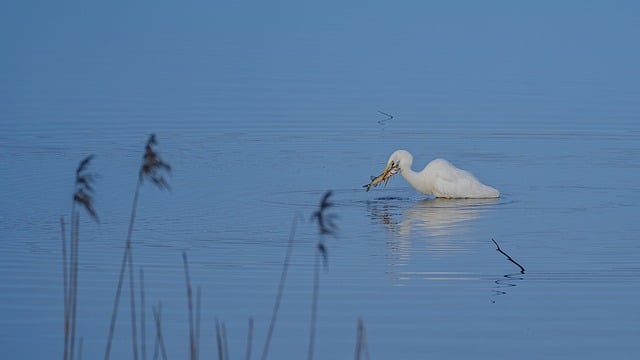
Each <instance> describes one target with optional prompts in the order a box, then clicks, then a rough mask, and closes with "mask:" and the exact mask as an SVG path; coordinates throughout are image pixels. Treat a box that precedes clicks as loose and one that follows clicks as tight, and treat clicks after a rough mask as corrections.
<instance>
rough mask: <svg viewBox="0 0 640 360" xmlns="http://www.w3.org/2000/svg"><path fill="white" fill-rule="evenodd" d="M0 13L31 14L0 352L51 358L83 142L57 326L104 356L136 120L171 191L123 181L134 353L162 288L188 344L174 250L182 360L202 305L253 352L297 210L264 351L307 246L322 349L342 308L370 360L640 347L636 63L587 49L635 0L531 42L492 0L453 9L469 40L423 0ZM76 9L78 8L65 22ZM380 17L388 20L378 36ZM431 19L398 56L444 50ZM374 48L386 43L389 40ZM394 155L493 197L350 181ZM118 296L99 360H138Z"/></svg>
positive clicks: (2, 110) (13, 101)
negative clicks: (140, 296) (82, 210)
mask: <svg viewBox="0 0 640 360" xmlns="http://www.w3.org/2000/svg"><path fill="white" fill-rule="evenodd" d="M11 10H12V11H13V12H15V14H17V15H19V16H21V17H22V18H25V19H31V20H33V21H36V20H37V24H40V25H39V26H40V27H35V28H29V27H26V26H25V25H23V24H21V23H19V22H16V20H13V21H12V22H9V23H8V24H9V25H4V26H6V27H8V28H9V29H12V30H14V35H15V36H14V38H12V39H11V41H8V38H7V36H6V35H3V39H4V40H7V43H8V44H10V49H11V50H12V51H11V52H10V53H11V56H8V57H7V58H6V59H5V60H1V61H3V64H4V65H5V69H12V71H6V72H3V73H2V80H3V81H2V83H0V102H1V104H0V186H1V187H2V189H3V195H2V205H1V206H0V240H1V241H0V351H2V353H3V354H10V358H15V359H41V358H52V357H53V358H55V357H57V356H61V354H62V343H63V341H62V340H63V321H62V319H63V299H62V295H63V293H62V265H61V259H62V255H61V241H60V225H59V221H60V216H65V217H67V218H68V214H69V212H70V207H71V206H70V205H71V204H70V199H71V193H72V191H73V181H74V171H75V168H76V167H77V165H78V163H79V161H80V160H81V159H82V158H83V157H84V156H86V155H88V154H95V155H96V158H95V160H94V162H93V163H92V164H91V169H92V170H94V171H95V172H97V173H98V174H99V175H100V176H99V178H98V179H97V182H96V186H95V187H96V195H95V206H96V209H97V211H98V214H99V217H100V223H98V224H96V223H94V222H92V221H91V220H90V219H89V218H88V217H87V216H84V214H83V216H82V219H81V225H80V232H81V249H80V251H81V253H80V256H81V259H80V275H79V276H80V279H79V304H78V329H77V331H78V335H79V336H80V337H81V338H82V340H83V357H84V358H99V357H101V356H102V354H103V352H104V347H105V344H106V336H107V330H108V324H109V318H110V312H111V307H112V303H113V295H114V291H115V285H116V282H117V274H118V270H119V264H120V258H121V256H122V250H123V245H124V239H125V236H126V230H127V226H128V220H129V214H130V208H131V203H132V200H133V192H134V190H135V185H136V176H137V171H138V168H139V165H140V160H141V156H142V152H143V149H144V143H145V141H146V139H147V136H148V135H149V134H150V133H152V132H153V133H156V134H157V137H158V140H159V150H160V152H161V155H162V156H163V158H164V159H165V160H166V161H167V162H169V163H170V164H171V165H172V167H173V173H172V176H171V177H170V178H169V182H170V184H171V187H172V191H170V192H166V191H165V192H162V191H159V190H158V189H156V188H154V187H152V186H150V185H149V184H145V185H144V186H143V188H142V191H141V195H140V200H139V207H138V213H137V214H138V215H137V219H136V223H135V229H134V234H133V241H134V250H133V251H134V259H135V262H136V269H137V270H138V269H144V276H145V293H146V303H147V308H146V309H145V314H146V318H147V322H146V332H147V335H146V337H147V339H146V342H147V348H148V350H147V351H148V355H149V357H150V354H151V353H152V349H153V344H154V338H153V336H152V335H153V334H154V331H155V328H154V325H153V323H152V312H151V305H157V304H158V303H162V320H163V324H162V325H163V333H164V338H165V341H166V348H167V352H168V355H169V358H172V359H175V358H185V357H186V356H187V355H186V354H187V353H188V311H187V300H186V289H185V281H184V272H183V267H182V258H181V254H182V252H183V251H185V252H186V253H187V254H188V256H189V262H190V266H191V280H192V283H193V284H194V286H199V287H200V288H201V291H202V319H201V347H200V350H201V355H202V356H203V357H215V356H216V354H217V348H216V340H215V323H216V321H221V322H224V324H225V326H226V329H227V338H228V343H229V344H228V346H229V351H230V355H231V357H232V358H243V357H244V352H245V348H246V341H247V330H248V325H247V323H248V319H249V318H250V317H253V319H254V321H255V329H254V337H253V339H254V344H253V345H254V346H253V352H254V358H256V357H257V356H258V355H259V353H260V352H261V350H262V346H263V344H264V339H265V336H266V330H267V327H268V322H269V319H270V315H271V309H272V306H273V302H274V297H275V294H276V289H277V285H278V279H279V276H280V270H281V267H282V261H283V259H284V255H285V251H286V244H287V240H288V237H289V233H290V230H291V226H292V222H293V221H294V220H295V219H299V220H298V221H297V228H296V233H295V247H294V250H293V258H292V263H291V267H290V273H289V277H288V282H287V284H286V288H285V293H284V297H283V303H282V307H281V311H280V317H279V320H278V323H277V326H276V329H275V332H274V336H273V341H272V346H271V351H270V358H273V359H299V358H301V357H303V356H305V354H306V349H307V343H308V331H309V326H310V316H311V295H312V286H313V269H314V256H315V249H316V244H317V242H318V241H319V240H321V239H322V240H323V241H325V244H326V248H327V254H328V267H327V270H326V271H323V272H322V273H321V276H320V297H319V307H318V324H317V337H316V358H319V359H334V358H349V357H351V356H353V353H354V349H355V343H356V326H357V321H358V318H362V319H363V320H364V324H365V326H366V334H367V340H368V347H369V352H370V353H371V357H372V358H376V359H392V358H404V359H422V358H438V359H447V358H450V359H462V358H498V359H503V358H504V359H506V358H513V357H519V358H531V359H539V358H546V359H551V358H563V359H564V358H586V359H601V358H605V357H606V358H610V357H613V358H620V359H630V358H634V357H635V356H637V354H638V353H640V345H639V344H638V341H637V340H638V339H639V338H640V326H639V325H640V311H639V310H638V309H639V308H638V306H637V302H638V300H639V299H640V280H639V279H640V265H639V263H638V259H639V258H640V242H638V234H640V223H638V221H637V218H638V214H639V213H640V205H639V204H640V185H638V178H639V175H640V173H639V169H640V119H639V115H640V105H639V103H638V101H637V99H638V98H640V87H639V86H638V84H639V82H638V74H637V69H636V70H633V69H631V68H629V67H627V65H626V64H627V61H628V59H629V57H631V58H633V56H635V58H636V59H637V51H636V50H633V51H632V50H624V51H627V52H624V51H623V50H620V49H618V48H616V47H615V46H613V45H611V42H610V41H607V40H610V39H620V37H622V39H623V40H624V39H626V38H629V39H631V38H634V39H635V35H637V29H635V27H632V26H631V25H630V24H632V23H635V22H633V21H632V20H633V19H632V18H631V17H628V16H627V15H625V14H627V13H631V11H624V9H622V10H620V9H618V10H612V9H599V8H598V9H582V10H581V12H578V16H577V18H576V19H575V22H573V23H570V24H565V23H564V22H563V21H562V20H560V19H561V18H562V16H561V15H562V13H563V11H569V10H568V9H556V11H557V12H558V13H557V14H556V13H553V14H554V15H553V16H551V17H550V18H549V17H545V19H547V20H545V21H551V24H552V25H553V27H554V28H555V30H556V31H557V33H556V34H558V36H557V37H553V38H547V39H546V40H538V38H537V37H536V35H535V34H537V31H538V30H539V29H538V28H537V27H536V26H534V25H527V23H526V21H525V23H524V25H519V24H520V23H521V22H520V21H519V20H529V21H533V22H534V23H535V20H537V19H539V18H541V17H542V15H543V14H546V12H545V9H542V8H540V9H538V8H533V9H528V12H526V14H525V13H521V12H520V11H519V10H517V9H514V8H509V7H504V8H501V11H502V12H507V13H509V15H510V17H507V18H505V19H506V20H505V19H502V18H500V19H502V20H500V19H498V18H493V20H494V21H496V22H494V23H493V24H494V25H495V27H491V26H489V27H486V26H485V25H486V24H485V23H484V22H483V21H482V20H481V18H482V17H481V16H479V17H475V16H473V15H472V14H473V13H474V12H475V11H474V9H468V10H467V11H464V12H462V13H461V14H459V15H460V16H462V17H463V18H464V19H465V21H467V23H468V26H469V27H471V28H472V29H475V30H477V31H478V32H479V34H476V35H468V32H464V31H462V30H458V29H457V28H456V27H455V26H453V25H451V24H449V23H448V21H447V20H442V19H440V20H439V18H440V16H439V15H441V16H442V17H443V19H446V18H447V16H449V19H451V18H452V16H453V14H458V13H457V12H456V11H454V10H455V9H453V8H447V7H438V8H436V9H430V12H429V13H431V14H432V13H433V12H434V11H435V12H436V13H437V14H435V15H434V14H432V15H429V16H430V18H429V19H430V20H431V21H432V23H431V25H425V24H424V22H423V21H422V20H421V18H420V17H419V16H417V15H415V14H414V12H417V13H419V12H421V11H425V13H426V10H425V9H424V8H422V7H420V6H418V5H416V6H415V7H411V8H407V9H404V8H402V9H399V8H390V7H388V6H386V5H385V6H382V5H380V6H376V7H375V8H373V9H369V10H367V11H364V14H361V13H360V12H359V11H356V9H352V8H345V9H344V12H338V13H337V15H336V16H335V17H328V16H325V15H329V14H331V13H332V12H330V11H329V10H328V9H324V8H323V9H320V8H317V9H306V8H305V9H302V8H298V7H296V6H293V5H292V6H291V7H290V8H287V10H286V11H284V10H282V9H280V10H277V9H272V8H268V9H253V8H252V11H250V12H248V13H245V10H246V9H244V8H241V7H234V6H205V5H203V4H199V5H190V6H185V7H184V8H183V7H179V8H178V7H175V6H171V5H167V4H164V5H162V6H160V7H159V8H155V10H152V11H151V10H150V11H151V12H150V16H143V14H145V13H146V12H145V11H147V10H148V9H146V8H140V9H138V8H131V9H129V10H128V11H124V12H123V13H117V12H114V11H112V12H107V13H106V14H105V13H104V10H107V9H106V8H105V9H92V8H87V9H80V8H71V9H63V10H64V11H63V10H60V9H57V10H53V13H48V11H49V10H51V9H48V10H47V9H46V8H40V10H33V9H27V8H21V7H20V6H18V5H16V6H15V8H12V9H11ZM476 10H478V9H476ZM479 10H481V11H485V12H486V13H484V14H485V15H486V16H497V15H491V14H490V13H492V11H489V10H486V9H479ZM605 10H606V11H605ZM69 11H71V15H68V13H69ZM261 11H264V12H265V13H264V15H272V16H275V17H276V18H275V19H274V21H275V20H278V21H275V22H271V21H267V20H266V18H270V16H261V15H259V14H260V12H261ZM283 11H284V12H283ZM85 12H86V13H85ZM76 13H77V14H76ZM80 13H83V14H85V15H86V17H81V16H78V17H75V16H72V15H74V14H75V15H78V14H80ZM48 14H49V15H48ZM65 14H66V15H65ZM241 14H246V16H247V17H244V16H241ZM283 14H290V15H291V16H285V15H283ZM354 14H361V15H362V16H361V17H356V18H354V17H353V16H354ZM438 14H439V15H438ZM481 14H482V12H481ZM501 14H503V15H504V13H501ZM595 14H604V15H602V16H603V17H604V20H603V21H604V25H602V26H603V27H602V28H600V30H598V31H596V30H592V28H591V27H590V23H589V20H590V19H592V18H596V16H595ZM50 16H53V19H66V20H68V21H67V22H64V21H63V22H62V25H60V27H56V28H54V29H55V31H53V33H52V34H49V33H48V30H47V29H48V28H47V27H46V26H45V25H42V24H47V23H49V22H51V21H53V20H52V18H51V17H50ZM65 16H68V17H69V18H65ZM209 16H211V17H209ZM545 16H546V15H545ZM388 17H391V18H392V19H394V20H393V21H394V24H395V25H396V27H388V26H382V28H379V27H378V25H379V24H380V23H381V22H382V23H384V21H385V20H388ZM227 18H228V19H227ZM113 19H118V20H119V21H122V22H121V24H122V26H123V27H124V29H125V30H126V29H128V30H131V31H132V33H131V35H130V36H123V34H122V32H123V31H124V30H122V29H120V28H118V27H116V26H114V25H113V22H112V21H111V20H113ZM326 19H328V20H326ZM509 19H511V20H509ZM169 20H170V21H173V23H170V24H168V25H167V24H166V21H169ZM210 20H211V21H210ZM213 20H215V21H213ZM325 20H326V21H327V23H325ZM401 20H406V21H401ZM237 22H240V23H239V24H238V23H237ZM433 22H435V23H433ZM469 22H470V23H469ZM5 23H6V22H5ZM186 24H189V26H186ZM183 25H185V26H186V27H185V26H183ZM261 25H262V26H261ZM77 26H79V27H82V28H84V29H86V31H85V32H81V33H76V32H75V31H74V29H75V27H77ZM166 26H169V27H171V28H172V29H173V30H169V29H167V28H166ZM634 26H635V25H634ZM429 27H434V28H437V29H440V30H442V32H441V33H440V35H439V36H442V37H444V38H447V39H449V41H451V43H454V44H460V45H452V47H450V48H448V49H449V50H446V51H445V50H442V52H437V53H434V52H433V51H427V50H421V49H422V47H417V49H416V47H415V46H414V45H415V43H414V42H413V41H412V39H413V40H415V41H418V40H421V41H422V40H424V41H426V42H431V43H430V44H431V45H433V46H434V47H435V48H438V47H437V46H436V45H437V44H440V45H442V44H443V43H442V42H439V41H440V40H437V39H438V38H439V36H436V35H432V34H431V32H430V30H432V29H430V28H429ZM503 27H504V28H506V29H512V30H513V31H514V32H516V33H518V34H519V35H521V36H524V37H525V38H527V39H529V44H530V46H531V47H530V48H521V47H520V45H519V44H520V43H519V41H518V40H517V39H516V38H515V37H516V36H514V38H511V37H509V35H508V34H506V33H505V32H503V31H501V30H500V29H502V28H503ZM363 28H364V29H366V31H365V30H363ZM225 29H226V30H225ZM265 29H267V30H265ZM290 29H299V30H300V31H299V32H297V34H298V35H296V32H295V31H293V30H292V31H289V30H290ZM602 29H604V30H602ZM629 29H635V30H634V31H635V35H634V32H629V31H627V30H629ZM578 30H579V32H576V31H578ZM224 31H227V32H224ZM541 31H544V32H546V31H547V30H541ZM221 33H224V34H225V35H224V36H222V35H220V34H221ZM507 33H508V31H507ZM48 34H49V35H50V36H51V37H52V40H51V41H52V42H48V41H45V40H47V39H49V38H48V37H47V36H48ZM70 34H75V35H74V36H73V37H69V36H68V35H70ZM344 34H346V39H345V38H344V37H342V36H341V35H344ZM416 34H425V35H424V36H425V37H421V36H418V35H416ZM376 36H377V37H378V39H379V42H374V41H373V40H371V38H372V37H374V38H375V37H376ZM467 36H471V38H467ZM483 36H488V37H493V38H495V39H497V43H494V42H490V43H487V46H488V49H486V51H485V50H484V49H483V48H482V47H478V46H477V40H478V39H482V38H483ZM575 36H578V37H577V38H578V41H577V42H574V44H576V45H574V46H575V48H570V49H568V50H567V51H566V52H560V53H559V54H560V55H558V57H557V58H555V59H552V60H549V59H546V60H544V61H541V60H543V57H541V56H540V57H535V58H531V59H529V58H528V56H527V55H533V54H541V53H554V52H555V51H557V50H558V49H560V48H562V47H563V45H562V44H563V42H562V39H568V38H573V37H575ZM425 39H426V40H425ZM462 39H464V40H465V41H462ZM580 39H582V40H580ZM143 40H144V41H143ZM187 40H188V41H187ZM392 40H393V41H392ZM387 41H388V42H387ZM442 41H444V40H442ZM461 41H462V42H461ZM581 41H584V44H583V43H582V42H581ZM620 41H621V42H622V43H625V42H624V41H622V40H620ZM96 42H98V43H101V44H104V46H96V45H95V44H96ZM381 43H382V44H384V45H385V46H388V47H390V49H389V50H390V51H391V50H392V51H393V52H394V54H395V55H397V56H387V55H384V54H385V50H384V49H383V48H384V46H382V48H381V46H379V45H380V44H381ZM444 43H446V41H444ZM630 43H633V41H628V42H626V45H627V46H628V45H629V44H630ZM239 44H244V46H240V45H239ZM312 44H315V46H317V47H314V46H312ZM463 44H467V45H463ZM474 44H476V45H474ZM352 46H353V48H352ZM428 47H429V46H425V48H428ZM432 49H433V48H432ZM440 49H443V48H442V47H440ZM588 49H593V51H594V54H595V55H593V54H592V53H590V52H588V51H587V50H588ZM614 49H618V50H620V52H617V53H616V52H614V51H613V50H614ZM496 50H502V51H504V52H505V53H506V54H515V55H512V56H515V60H517V61H516V62H518V63H520V64H521V67H520V68H519V67H514V66H513V64H512V63H511V62H509V61H507V60H505V59H503V58H502V57H500V56H498V55H491V56H490V55H488V54H491V53H495V51H496ZM523 52H524V53H523ZM556 53H557V52H556ZM587 53H588V54H592V55H589V56H586V55H585V54H587ZM380 54H382V55H380ZM377 55H379V56H377ZM462 55H464V56H467V57H466V58H467V59H468V62H459V58H460V56H462ZM585 56H586V58H585ZM576 59H583V60H584V61H583V62H576V61H575V60H576ZM545 61H546V62H545ZM380 111H382V112H384V113H388V114H391V115H393V117H392V118H388V117H387V116H386V115H384V114H383V113H381V112H380ZM400 148H404V149H407V150H409V151H411V152H412V153H413V154H414V156H415V162H414V169H419V168H421V167H423V166H424V165H426V164H427V162H428V161H430V160H431V159H433V158H436V157H443V158H446V159H448V160H450V161H451V162H453V163H454V164H456V165H458V166H459V167H462V168H464V169H467V170H470V171H472V172H473V173H474V174H475V175H476V176H477V177H478V178H480V179H481V180H482V181H484V182H486V183H488V184H490V185H492V186H495V187H496V188H498V189H499V190H500V191H501V193H502V197H501V198H500V199H495V200H442V199H432V198H425V197H424V196H422V195H420V194H418V193H416V192H415V191H414V190H413V189H412V188H410V187H409V186H408V184H407V183H406V182H404V180H403V179H402V178H401V177H400V176H398V177H395V178H393V179H392V180H391V181H390V183H389V185H388V186H387V187H386V188H376V189H373V190H371V191H370V192H365V191H364V190H363V189H362V185H363V184H365V183H367V182H368V179H369V177H370V176H371V175H377V174H378V173H379V172H380V171H381V170H382V169H383V168H384V165H385V164H386V160H387V158H388V156H389V155H390V154H391V152H393V150H396V149H400ZM327 190H333V195H332V200H333V201H334V203H335V207H333V208H331V209H330V211H331V213H332V214H334V215H335V216H336V219H335V222H336V223H337V225H338V226H339V231H338V232H337V233H336V234H335V236H331V235H329V236H325V237H324V238H323V237H321V235H319V233H318V228H317V225H316V224H315V223H313V222H311V221H310V218H311V215H312V214H313V212H314V211H315V210H316V209H317V206H318V203H319V201H320V199H321V197H322V195H323V194H324V192H325V191H327ZM491 239H495V240H496V241H497V242H498V243H499V244H500V246H501V248H502V250H504V251H505V252H507V253H508V254H510V255H511V256H512V257H513V258H514V259H515V260H517V261H518V262H519V263H520V264H522V265H523V266H524V267H525V269H526V271H525V272H524V273H521V272H520V270H519V268H518V267H517V266H516V265H514V264H513V263H511V262H509V261H507V259H506V257H505V256H503V255H501V254H500V253H499V252H497V251H496V248H495V245H494V244H493V242H492V241H491ZM123 295H124V296H128V293H127V292H126V291H125V292H124V293H123ZM125 299H126V297H125ZM128 314H129V307H128V300H127V301H124V300H123V302H122V304H121V308H120V312H119V318H118V319H119V321H118V323H117V326H116V335H115V340H114V347H113V350H112V355H113V356H112V358H118V359H119V358H130V357H132V355H131V334H130V331H131V330H130V324H129V316H128Z"/></svg>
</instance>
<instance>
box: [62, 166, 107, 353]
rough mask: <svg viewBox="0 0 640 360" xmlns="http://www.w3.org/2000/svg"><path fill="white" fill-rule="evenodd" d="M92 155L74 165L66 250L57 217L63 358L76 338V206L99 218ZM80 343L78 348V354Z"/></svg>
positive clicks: (78, 217) (78, 249)
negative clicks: (60, 247)
mask: <svg viewBox="0 0 640 360" xmlns="http://www.w3.org/2000/svg"><path fill="white" fill-rule="evenodd" d="M93 158H94V156H93V155H89V156H87V157H85V158H84V159H83V160H82V161H80V164H79V165H78V168H77V169H76V176H75V183H74V192H73V197H72V201H71V226H70V230H69V237H70V238H69V254H67V241H66V231H65V221H64V218H60V227H61V230H62V276H63V291H64V347H63V355H62V357H63V359H64V360H67V359H70V360H73V358H74V354H75V340H76V313H77V308H78V269H79V263H80V213H79V210H78V208H84V209H85V211H86V212H87V214H89V216H90V217H91V218H92V219H93V220H95V221H96V222H98V214H97V213H96V210H95V208H94V206H93V193H94V188H93V182H94V181H95V179H96V178H97V175H96V174H95V173H93V172H89V170H88V168H89V165H90V163H91V160H92V159H93ZM81 353H82V346H81V345H80V346H79V348H78V356H81Z"/></svg>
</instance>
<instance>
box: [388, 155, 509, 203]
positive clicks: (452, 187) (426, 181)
mask: <svg viewBox="0 0 640 360" xmlns="http://www.w3.org/2000/svg"><path fill="white" fill-rule="evenodd" d="M412 164H413V155H411V153H409V152H408V151H406V150H397V151H395V152H394V153H393V154H391V156H390V157H389V161H388V162H387V168H386V169H385V173H384V174H387V173H388V174H389V175H387V179H388V177H390V176H393V174H392V173H391V172H390V169H394V168H396V169H397V168H399V169H400V173H401V174H402V177H403V178H404V179H405V180H406V181H407V182H408V183H409V184H410V185H411V186H413V187H414V188H415V189H416V190H418V191H419V192H421V193H423V194H425V195H434V196H436V197H439V198H477V199H480V198H497V197H499V196H500V192H499V191H498V190H496V189H494V188H492V187H491V186H487V185H485V184H483V183H481V182H480V181H479V180H478V179H476V177H475V176H473V174H471V173H470V172H468V171H465V170H462V169H458V168H457V167H455V166H453V164H451V163H450V162H448V161H447V160H444V159H435V160H433V161H431V162H430V163H429V164H427V166H426V167H425V168H424V169H423V170H422V171H420V172H415V171H413V170H412V169H411V165H412Z"/></svg>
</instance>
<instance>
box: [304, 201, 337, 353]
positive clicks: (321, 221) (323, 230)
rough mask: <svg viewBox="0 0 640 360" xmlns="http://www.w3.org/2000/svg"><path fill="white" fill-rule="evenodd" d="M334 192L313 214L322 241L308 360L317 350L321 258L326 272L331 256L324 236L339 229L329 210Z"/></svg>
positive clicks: (318, 249) (317, 254)
mask: <svg viewBox="0 0 640 360" xmlns="http://www.w3.org/2000/svg"><path fill="white" fill-rule="evenodd" d="M332 193H333V192H332V191H331V190H329V191H327V192H326V193H325V194H324V195H323V196H322V200H320V205H319V206H318V210H317V211H316V212H314V213H313V215H312V218H311V219H312V220H313V219H315V220H316V222H317V223H318V229H319V232H320V240H319V241H318V244H317V245H316V252H315V256H314V262H313V265H314V266H313V294H312V297H311V321H310V329H309V347H308V349H307V359H309V360H312V359H313V356H314V349H315V337H316V322H317V315H318V297H319V293H320V264H319V261H318V258H319V257H322V261H323V264H324V269H325V271H326V270H328V268H329V255H328V253H327V246H326V245H325V242H324V235H335V233H336V231H337V229H338V227H337V226H336V224H335V222H334V221H333V219H335V215H333V214H328V213H327V210H328V209H329V208H331V207H333V206H334V204H333V203H332V202H331V201H329V198H330V197H331V194H332Z"/></svg>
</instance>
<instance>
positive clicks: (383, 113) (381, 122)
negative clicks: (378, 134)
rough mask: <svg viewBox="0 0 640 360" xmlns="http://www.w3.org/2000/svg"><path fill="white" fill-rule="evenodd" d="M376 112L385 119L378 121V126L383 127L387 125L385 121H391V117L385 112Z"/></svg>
mask: <svg viewBox="0 0 640 360" xmlns="http://www.w3.org/2000/svg"><path fill="white" fill-rule="evenodd" d="M378 112H379V113H380V114H382V115H384V116H386V117H387V118H386V119H382V120H378V124H380V125H384V124H386V123H387V121H389V120H391V119H393V115H390V114H387V113H386V112H384V111H380V110H378Z"/></svg>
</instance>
